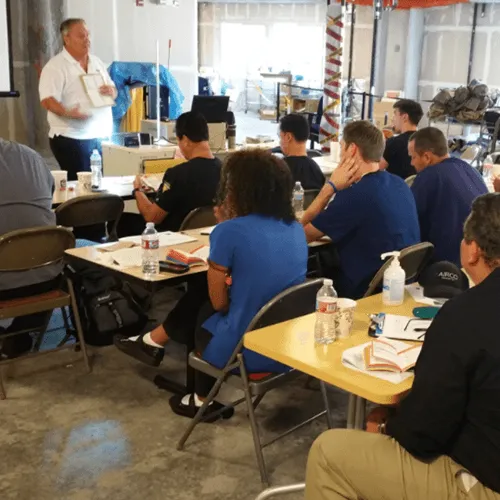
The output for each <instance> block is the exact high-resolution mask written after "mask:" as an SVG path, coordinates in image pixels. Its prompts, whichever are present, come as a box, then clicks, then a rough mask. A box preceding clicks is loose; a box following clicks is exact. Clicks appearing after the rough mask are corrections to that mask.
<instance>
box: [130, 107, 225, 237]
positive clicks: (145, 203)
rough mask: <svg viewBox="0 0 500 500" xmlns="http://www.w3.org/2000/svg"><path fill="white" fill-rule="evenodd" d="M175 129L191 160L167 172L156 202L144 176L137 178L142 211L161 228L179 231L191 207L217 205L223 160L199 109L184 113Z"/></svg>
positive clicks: (162, 229) (182, 150) (139, 207)
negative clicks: (147, 191) (144, 185)
mask: <svg viewBox="0 0 500 500" xmlns="http://www.w3.org/2000/svg"><path fill="white" fill-rule="evenodd" d="M175 132H176V135H177V140H178V144H179V148H180V150H181V153H182V155H183V156H184V157H185V158H186V160H188V161H187V162H186V163H181V164H180V165H177V166H175V167H172V168H169V169H168V170H167V171H166V172H165V175H164V176H163V181H162V183H161V185H160V187H159V189H158V192H157V195H156V199H155V201H154V202H152V201H150V200H149V199H148V197H147V196H146V195H145V194H144V192H143V191H142V182H141V179H140V177H137V178H136V180H135V182H134V194H135V199H136V202H137V208H138V209H139V212H140V213H141V214H142V216H143V217H144V220H145V221H146V222H154V223H155V224H156V226H157V229H159V230H160V231H178V230H179V228H180V226H181V224H182V221H183V220H184V218H185V217H186V216H187V215H188V214H189V212H191V210H194V209H195V208H199V207H203V206H207V205H213V200H214V198H215V195H216V193H217V188H218V185H219V180H220V169H221V162H220V160H219V159H217V158H214V156H213V154H212V151H211V150H210V146H209V144H208V125H207V122H206V121H205V118H204V117H203V116H202V115H200V114H199V113H193V112H189V113H184V114H182V115H181V116H179V118H178V119H177V122H176V125H175Z"/></svg>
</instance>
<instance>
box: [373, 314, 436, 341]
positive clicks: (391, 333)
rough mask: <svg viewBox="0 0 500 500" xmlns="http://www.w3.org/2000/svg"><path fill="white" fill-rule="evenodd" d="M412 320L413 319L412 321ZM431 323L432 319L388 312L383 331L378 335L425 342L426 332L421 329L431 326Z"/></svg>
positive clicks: (379, 336)
mask: <svg viewBox="0 0 500 500" xmlns="http://www.w3.org/2000/svg"><path fill="white" fill-rule="evenodd" d="M410 320H412V321H411V322H410ZM431 323H432V320H427V319H418V318H412V317H410V316H398V315H396V314H386V315H385V316H384V325H383V328H382V333H381V334H380V335H377V337H378V338H384V337H386V338H389V339H396V340H412V341H415V342H423V341H424V339H425V332H424V331H421V330H423V329H427V328H429V326H430V325H431Z"/></svg>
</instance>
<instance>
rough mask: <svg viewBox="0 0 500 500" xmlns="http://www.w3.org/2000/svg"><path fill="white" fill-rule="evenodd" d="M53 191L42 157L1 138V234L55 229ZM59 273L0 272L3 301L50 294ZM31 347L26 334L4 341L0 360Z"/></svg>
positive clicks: (16, 325)
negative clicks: (44, 227)
mask: <svg viewBox="0 0 500 500" xmlns="http://www.w3.org/2000/svg"><path fill="white" fill-rule="evenodd" d="M53 192H54V179H53V177H52V174H51V173H50V171H49V169H48V167H47V166H46V165H45V162H44V161H43V159H42V157H41V156H40V155H39V154H38V153H36V152H35V151H33V150H32V149H30V148H28V147H27V146H23V145H22V144H17V143H15V142H8V141H4V140H3V139H0V235H4V234H6V233H8V232H10V231H14V230H16V229H25V228H30V227H39V226H55V225H56V218H55V215H54V212H53V211H52V195H53ZM60 271H61V268H60V266H55V267H48V268H42V269H36V270H33V271H27V272H23V273H0V300H10V299H15V298H19V297H25V296H29V295H34V294H38V293H44V292H46V291H49V290H50V289H53V288H54V286H55V285H56V280H57V277H58V275H59V274H60ZM37 320H39V315H33V316H30V317H28V318H19V319H16V320H14V322H13V324H12V325H11V326H10V327H9V328H8V329H7V332H10V331H17V330H21V329H23V328H30V327H31V326H32V325H33V324H34V323H33V322H36V321H37ZM0 335H1V329H0ZM28 344H29V346H31V340H30V338H29V336H28V335H27V334H26V336H20V337H11V338H8V339H5V340H4V342H3V343H2V347H1V348H0V358H1V356H2V355H3V356H9V357H12V356H14V355H16V354H19V353H20V352H22V351H23V350H26V349H27V348H28ZM23 347H24V349H23Z"/></svg>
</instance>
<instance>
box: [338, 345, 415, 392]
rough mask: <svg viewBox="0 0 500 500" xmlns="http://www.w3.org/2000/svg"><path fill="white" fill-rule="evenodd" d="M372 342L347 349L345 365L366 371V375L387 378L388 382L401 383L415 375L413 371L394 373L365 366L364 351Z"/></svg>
mask: <svg viewBox="0 0 500 500" xmlns="http://www.w3.org/2000/svg"><path fill="white" fill-rule="evenodd" d="M370 343H371V342H367V343H366V344H363V345H358V346H356V347H351V348H350V349H346V350H345V351H344V352H343V354H342V364H343V365H344V366H347V368H351V369H352V370H356V371H358V372H362V373H365V374H366V375H370V376H372V377H376V378H380V379H382V380H387V382H391V383H392V384H400V383H401V382H403V381H404V380H406V379H407V378H410V377H413V373H411V372H405V373H393V372H382V371H369V370H367V369H366V368H365V360H364V357H363V351H364V349H365V347H366V346H368V345H370Z"/></svg>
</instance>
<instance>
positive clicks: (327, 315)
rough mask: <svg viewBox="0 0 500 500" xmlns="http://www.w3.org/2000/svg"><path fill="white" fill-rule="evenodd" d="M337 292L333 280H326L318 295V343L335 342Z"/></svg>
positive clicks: (316, 331)
mask: <svg viewBox="0 0 500 500" xmlns="http://www.w3.org/2000/svg"><path fill="white" fill-rule="evenodd" d="M337 297H338V295H337V292H336V291H335V288H333V281H332V280H324V281H323V286H322V287H321V289H320V290H319V292H318V295H316V325H315V326H314V340H315V341H316V343H318V344H331V343H332V342H335V336H336V334H335V330H336V328H335V321H336V316H337V314H336V313H337Z"/></svg>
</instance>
